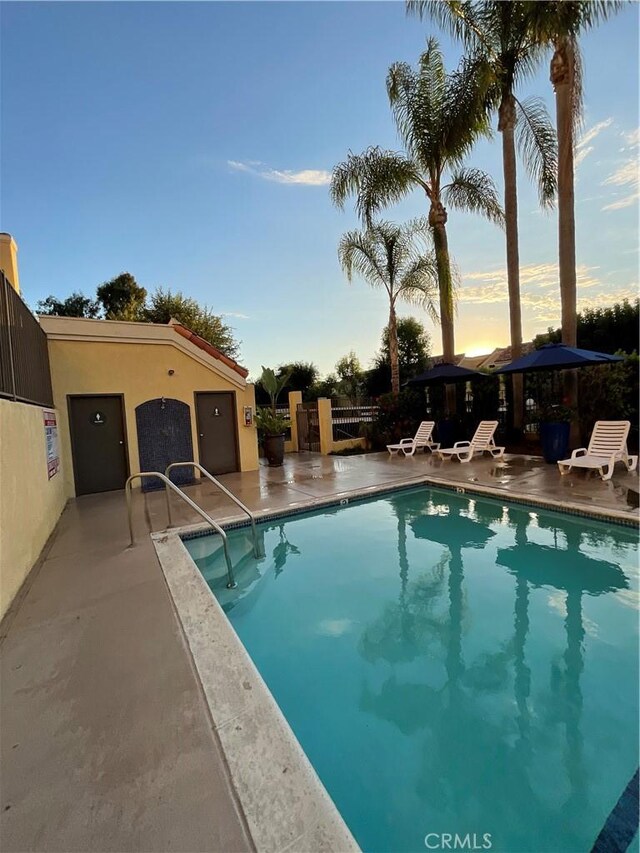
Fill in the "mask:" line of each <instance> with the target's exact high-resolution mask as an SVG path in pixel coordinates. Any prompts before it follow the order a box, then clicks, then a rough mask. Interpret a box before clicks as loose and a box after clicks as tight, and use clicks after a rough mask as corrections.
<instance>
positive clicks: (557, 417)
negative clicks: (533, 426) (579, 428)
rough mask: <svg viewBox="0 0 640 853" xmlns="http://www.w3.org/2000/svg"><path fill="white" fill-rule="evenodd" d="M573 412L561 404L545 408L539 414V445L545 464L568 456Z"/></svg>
mask: <svg viewBox="0 0 640 853" xmlns="http://www.w3.org/2000/svg"><path fill="white" fill-rule="evenodd" d="M572 420H573V410H572V409H570V408H569V407H568V406H563V405H561V404H555V405H549V406H545V407H544V408H543V409H542V411H541V413H540V443H541V444H542V455H543V456H544V461H545V462H558V461H559V460H560V459H566V458H567V456H568V455H569V433H570V431H571V421H572Z"/></svg>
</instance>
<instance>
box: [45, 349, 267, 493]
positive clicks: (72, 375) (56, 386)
mask: <svg viewBox="0 0 640 853" xmlns="http://www.w3.org/2000/svg"><path fill="white" fill-rule="evenodd" d="M49 360H50V363H51V379H52V384H53V398H54V402H55V405H56V408H57V409H58V411H59V416H60V425H61V429H60V433H61V449H62V460H63V463H64V470H65V483H66V489H67V494H68V495H69V496H72V495H74V494H75V487H74V481H73V464H72V458H71V439H70V435H69V412H68V406H67V395H70V394H123V395H124V408H125V423H126V432H127V445H128V448H127V449H128V454H129V470H130V473H131V474H135V473H136V472H138V471H140V465H139V456H138V436H137V431H136V415H135V410H136V406H138V405H140V403H144V402H145V401H146V400H152V399H154V398H158V397H167V398H172V399H176V400H181V401H182V402H184V403H186V404H187V405H188V406H189V409H190V413H191V433H192V440H193V448H194V454H195V461H196V462H198V461H199V459H198V433H197V429H196V416H195V398H194V392H196V391H231V392H233V393H234V394H235V399H236V419H237V425H238V457H239V464H240V470H242V471H253V470H255V469H256V468H257V467H258V443H257V437H256V428H255V426H250V427H246V426H244V412H243V409H244V406H251V407H252V408H255V395H254V388H253V385H246V386H244V387H243V388H239V387H238V386H237V385H236V384H234V383H233V382H231V381H230V380H227V379H226V378H225V377H224V376H219V375H217V374H216V373H215V372H214V371H212V370H210V369H208V368H207V367H206V366H205V365H203V364H202V363H200V362H199V361H196V360H195V359H193V358H191V357H190V356H189V355H187V354H186V353H185V352H183V351H182V350H181V349H179V348H178V347H177V346H172V345H170V344H167V343H160V342H158V343H152V342H145V343H117V342H115V341H114V342H110V341H109V342H103V341H89V340H79V341H73V340H71V341H70V340H56V339H50V340H49ZM169 370H173V371H174V373H173V375H172V376H169V373H168V371H169Z"/></svg>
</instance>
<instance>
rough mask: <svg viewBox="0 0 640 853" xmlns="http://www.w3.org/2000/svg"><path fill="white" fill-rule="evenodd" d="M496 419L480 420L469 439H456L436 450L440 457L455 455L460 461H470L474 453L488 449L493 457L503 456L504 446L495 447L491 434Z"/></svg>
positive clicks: (494, 428) (495, 427)
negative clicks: (447, 445)
mask: <svg viewBox="0 0 640 853" xmlns="http://www.w3.org/2000/svg"><path fill="white" fill-rule="evenodd" d="M497 426H498V421H480V423H479V424H478V428H477V429H476V432H475V435H474V436H473V438H472V439H471V441H456V443H455V444H454V445H453V447H445V448H443V449H441V450H438V451H437V454H438V456H439V457H440V458H441V459H453V457H454V456H457V457H458V459H459V460H460V462H471V460H472V459H473V457H474V455H475V454H476V453H484V452H485V451H488V452H489V453H490V454H491V455H492V456H493V457H494V459H497V458H498V457H499V456H504V447H496V443H495V441H494V440H493V434H494V433H495V431H496V429H497Z"/></svg>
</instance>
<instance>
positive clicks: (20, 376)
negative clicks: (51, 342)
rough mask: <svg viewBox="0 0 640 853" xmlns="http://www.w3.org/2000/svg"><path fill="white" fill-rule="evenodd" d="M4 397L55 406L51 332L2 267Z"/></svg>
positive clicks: (0, 374) (0, 377)
mask: <svg viewBox="0 0 640 853" xmlns="http://www.w3.org/2000/svg"><path fill="white" fill-rule="evenodd" d="M0 397H7V398H8V399H10V400H15V401H17V402H20V403H32V404H34V405H36V406H53V392H52V390H51V373H50V370H49V350H48V348H47V336H46V334H45V333H44V332H43V330H42V329H41V328H40V324H39V323H38V321H37V320H36V318H35V317H34V316H33V314H32V313H31V311H29V309H28V308H27V306H26V305H25V303H24V302H23V301H22V299H21V298H20V296H19V295H18V294H17V293H16V291H15V290H14V289H13V287H12V286H11V284H10V282H9V281H8V279H7V278H6V276H5V274H4V273H3V272H2V271H0Z"/></svg>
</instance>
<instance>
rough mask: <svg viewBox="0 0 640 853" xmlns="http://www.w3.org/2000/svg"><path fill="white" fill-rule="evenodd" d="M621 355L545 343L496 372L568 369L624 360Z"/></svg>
mask: <svg viewBox="0 0 640 853" xmlns="http://www.w3.org/2000/svg"><path fill="white" fill-rule="evenodd" d="M623 360H624V359H623V358H622V357H621V356H619V355H607V354H606V353H604V352H592V351H591V350H588V349H577V348H576V347H569V346H566V344H545V345H544V346H542V347H540V349H536V350H534V351H533V352H530V353H529V354H528V355H523V356H522V358H517V359H516V360H515V361H512V362H511V363H510V364H505V366H504V367H500V368H499V369H498V370H496V371H494V372H495V373H529V372H530V371H533V370H567V369H569V368H572V367H589V366H593V365H598V364H612V363H613V362H616V361H623Z"/></svg>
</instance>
